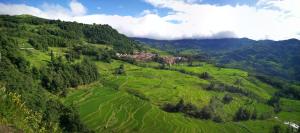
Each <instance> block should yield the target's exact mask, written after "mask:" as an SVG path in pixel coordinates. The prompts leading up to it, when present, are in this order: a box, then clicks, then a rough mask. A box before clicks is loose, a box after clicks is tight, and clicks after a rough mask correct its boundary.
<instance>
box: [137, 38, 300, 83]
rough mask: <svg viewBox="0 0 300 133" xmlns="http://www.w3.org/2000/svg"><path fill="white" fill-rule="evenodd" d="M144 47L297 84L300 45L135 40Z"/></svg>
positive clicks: (289, 42)
mask: <svg viewBox="0 0 300 133" xmlns="http://www.w3.org/2000/svg"><path fill="white" fill-rule="evenodd" d="M134 39H135V40H137V41H140V42H143V43H145V44H147V45H150V46H154V47H156V48H160V49H162V50H167V51H169V52H171V53H174V54H181V55H186V54H190V55H194V56H196V55H208V56H209V57H210V60H211V61H212V62H215V63H216V64H218V65H220V66H226V67H231V68H232V67H234V68H239V69H243V70H247V71H249V72H251V73H252V74H258V75H268V76H271V77H277V78H281V79H285V80H296V81H300V77H299V74H300V68H299V62H300V53H299V51H300V41H299V40H297V39H289V40H282V41H273V40H259V41H255V40H251V39H247V38H225V39H184V40H172V41H168V40H152V39H145V38H134Z"/></svg>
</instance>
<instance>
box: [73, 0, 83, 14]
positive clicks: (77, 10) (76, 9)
mask: <svg viewBox="0 0 300 133" xmlns="http://www.w3.org/2000/svg"><path fill="white" fill-rule="evenodd" d="M70 8H71V11H72V13H73V14H74V15H84V14H85V13H86V8H85V7H84V6H83V5H82V4H81V3H79V2H78V1H76V0H72V1H71V2H70Z"/></svg>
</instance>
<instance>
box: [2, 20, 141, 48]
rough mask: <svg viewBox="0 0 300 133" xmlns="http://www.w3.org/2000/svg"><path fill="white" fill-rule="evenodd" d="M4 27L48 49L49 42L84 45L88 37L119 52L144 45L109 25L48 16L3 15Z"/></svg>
mask: <svg viewBox="0 0 300 133" xmlns="http://www.w3.org/2000/svg"><path fill="white" fill-rule="evenodd" d="M0 27H1V28H3V30H2V31H1V32H3V33H5V34H7V35H9V36H10V37H19V38H22V39H25V40H26V39H27V40H28V41H27V43H29V44H31V45H32V46H33V47H34V48H36V49H39V50H47V49H48V47H49V46H52V47H68V46H74V45H77V44H80V45H81V44H83V42H84V41H86V42H89V43H96V44H106V45H111V46H113V48H114V50H115V51H116V52H119V53H133V51H136V50H141V49H142V46H141V45H139V44H138V43H137V42H136V41H134V40H131V39H129V38H127V37H126V36H125V35H122V34H119V33H118V31H116V30H115V29H113V28H112V27H110V26H109V25H100V24H93V25H87V24H81V23H77V22H64V21H60V20H47V19H42V18H37V17H33V16H29V15H21V16H8V15H1V16H0ZM23 43H24V42H23Z"/></svg>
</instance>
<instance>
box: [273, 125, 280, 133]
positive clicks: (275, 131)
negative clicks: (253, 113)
mask: <svg viewBox="0 0 300 133" xmlns="http://www.w3.org/2000/svg"><path fill="white" fill-rule="evenodd" d="M281 132H282V128H281V126H280V125H275V126H273V130H272V133H281Z"/></svg>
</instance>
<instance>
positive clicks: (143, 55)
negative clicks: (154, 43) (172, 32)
mask: <svg viewBox="0 0 300 133" xmlns="http://www.w3.org/2000/svg"><path fill="white" fill-rule="evenodd" d="M116 56H117V57H119V58H123V59H134V60H136V61H144V62H147V61H154V60H155V59H157V58H160V59H161V61H162V62H163V63H165V64H168V65H173V64H175V63H177V62H180V61H187V59H186V58H185V57H174V56H163V57H160V56H159V55H158V54H153V53H149V52H134V53H133V54H121V53H117V54H116Z"/></svg>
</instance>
